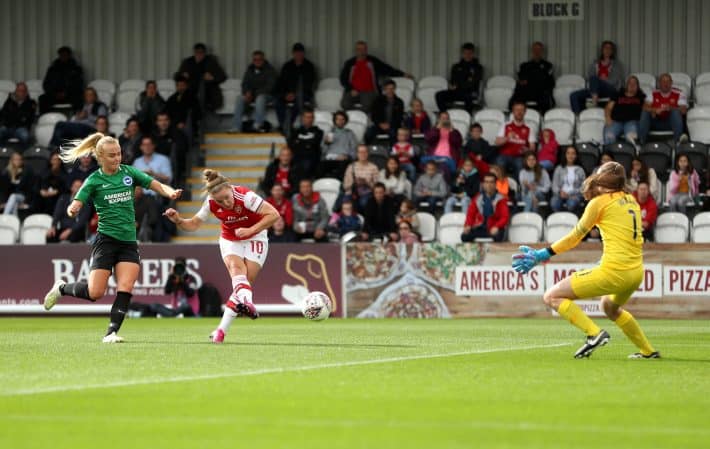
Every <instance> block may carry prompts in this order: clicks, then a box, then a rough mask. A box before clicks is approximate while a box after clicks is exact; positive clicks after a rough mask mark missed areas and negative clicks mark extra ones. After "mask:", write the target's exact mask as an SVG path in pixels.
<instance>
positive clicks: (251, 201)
mask: <svg viewBox="0 0 710 449" xmlns="http://www.w3.org/2000/svg"><path fill="white" fill-rule="evenodd" d="M263 202H264V199H263V198H262V197H260V196H259V195H257V194H256V193H254V192H252V191H251V190H249V191H248V192H247V193H245V194H244V207H246V208H247V209H249V210H250V211H252V212H256V211H258V210H259V208H260V207H261V204H262V203H263Z"/></svg>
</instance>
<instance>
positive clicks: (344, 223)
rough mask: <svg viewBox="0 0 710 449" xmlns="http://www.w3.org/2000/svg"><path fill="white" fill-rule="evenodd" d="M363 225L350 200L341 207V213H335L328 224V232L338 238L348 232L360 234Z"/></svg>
mask: <svg viewBox="0 0 710 449" xmlns="http://www.w3.org/2000/svg"><path fill="white" fill-rule="evenodd" d="M361 229H362V223H361V222H360V217H359V216H358V214H357V212H355V207H354V205H353V202H352V201H350V200H345V201H343V204H341V206H340V212H339V213H334V214H333V216H332V217H331V219H330V223H329V224H328V230H329V231H330V232H332V233H334V234H337V235H338V237H342V236H344V235H345V234H347V233H348V232H360V230H361Z"/></svg>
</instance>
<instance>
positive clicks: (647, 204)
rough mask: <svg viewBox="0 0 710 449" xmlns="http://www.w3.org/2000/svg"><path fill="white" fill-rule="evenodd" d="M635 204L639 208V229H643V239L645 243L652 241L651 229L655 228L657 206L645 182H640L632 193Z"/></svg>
mask: <svg viewBox="0 0 710 449" xmlns="http://www.w3.org/2000/svg"><path fill="white" fill-rule="evenodd" d="M633 195H634V198H636V202H637V203H639V207H640V208H641V227H642V228H643V239H644V240H645V241H647V242H652V241H653V228H654V227H655V226H656V218H657V217H658V205H657V204H656V199H655V198H654V197H653V195H651V190H650V189H649V185H648V183H647V182H646V181H640V182H639V183H638V186H637V188H636V191H635V192H634V193H633Z"/></svg>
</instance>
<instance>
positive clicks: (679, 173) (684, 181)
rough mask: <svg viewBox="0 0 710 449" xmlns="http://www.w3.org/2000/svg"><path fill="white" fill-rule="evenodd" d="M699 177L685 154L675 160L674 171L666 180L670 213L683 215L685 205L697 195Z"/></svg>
mask: <svg viewBox="0 0 710 449" xmlns="http://www.w3.org/2000/svg"><path fill="white" fill-rule="evenodd" d="M699 186H700V176H699V175H698V172H697V171H695V168H693V164H692V163H691V162H690V159H688V156H687V155H685V154H679V155H678V156H677V157H676V159H675V169H674V170H673V171H672V172H671V177H670V179H669V180H668V198H669V202H670V208H671V211H673V212H676V211H680V212H682V213H685V211H686V208H687V204H688V203H689V202H691V201H693V198H694V197H695V196H696V195H697V194H698V188H699Z"/></svg>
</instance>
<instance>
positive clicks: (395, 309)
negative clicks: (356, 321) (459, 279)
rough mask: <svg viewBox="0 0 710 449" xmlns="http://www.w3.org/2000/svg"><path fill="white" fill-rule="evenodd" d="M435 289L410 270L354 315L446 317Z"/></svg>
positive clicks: (446, 309)
mask: <svg viewBox="0 0 710 449" xmlns="http://www.w3.org/2000/svg"><path fill="white" fill-rule="evenodd" d="M450 317H451V314H450V313H449V309H448V308H447V307H446V304H445V303H444V300H443V299H442V298H441V295H439V292H437V291H436V290H434V288H433V287H431V286H430V285H428V284H427V283H426V282H423V281H422V280H420V279H418V278H417V277H416V276H414V275H412V274H409V273H408V274H406V275H404V276H403V277H402V278H401V279H399V280H398V281H397V282H396V283H394V284H392V285H390V286H389V287H387V288H386V289H385V290H383V291H382V293H380V295H379V296H378V297H377V299H376V300H375V302H373V303H372V304H370V306H369V307H368V308H367V309H365V310H363V311H362V312H360V314H359V315H358V318H450Z"/></svg>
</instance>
